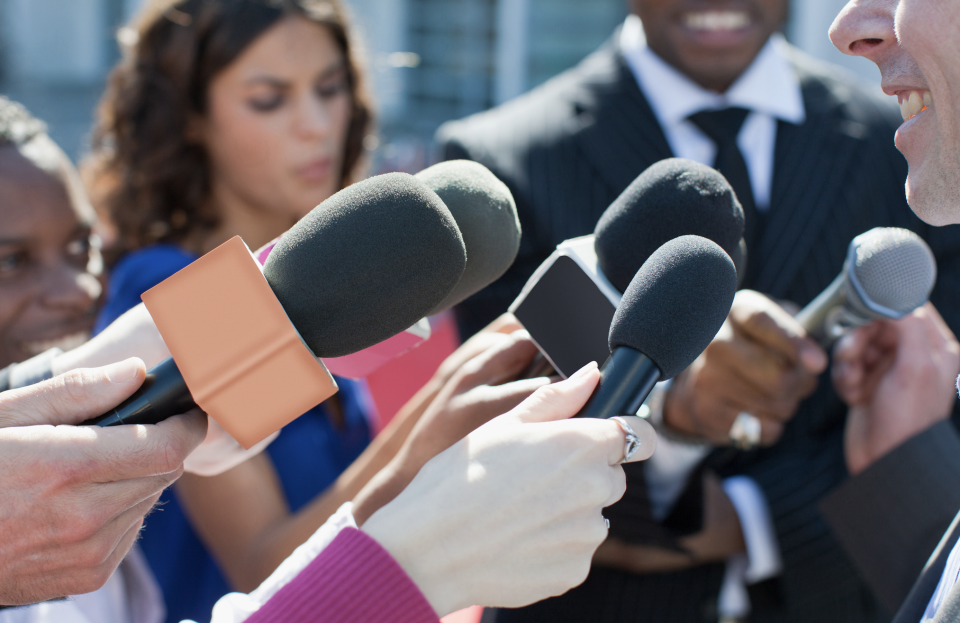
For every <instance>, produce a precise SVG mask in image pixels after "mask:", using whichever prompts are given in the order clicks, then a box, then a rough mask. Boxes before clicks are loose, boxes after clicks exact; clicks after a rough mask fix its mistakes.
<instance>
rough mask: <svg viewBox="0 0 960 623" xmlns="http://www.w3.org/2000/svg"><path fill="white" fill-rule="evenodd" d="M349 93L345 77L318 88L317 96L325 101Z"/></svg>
mask: <svg viewBox="0 0 960 623" xmlns="http://www.w3.org/2000/svg"><path fill="white" fill-rule="evenodd" d="M346 92H347V78H346V76H343V77H341V78H337V79H336V80H328V81H326V82H324V83H323V84H321V85H319V86H317V95H319V96H320V97H321V98H323V99H328V98H331V97H336V96H337V95H340V94H341V93H346Z"/></svg>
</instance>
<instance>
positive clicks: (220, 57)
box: [82, 0, 373, 258]
mask: <svg viewBox="0 0 960 623" xmlns="http://www.w3.org/2000/svg"><path fill="white" fill-rule="evenodd" d="M288 16H299V17H303V18H306V19H308V20H310V21H312V22H314V23H317V24H321V25H323V26H325V27H326V28H328V29H329V31H330V33H331V34H332V35H333V37H334V40H335V41H336V43H337V44H338V46H339V47H340V49H341V51H342V52H343V55H344V58H345V59H346V65H347V83H348V87H349V92H350V95H351V101H352V110H351V117H350V125H349V128H348V131H347V136H346V145H345V146H344V149H345V151H344V158H343V172H342V177H341V180H340V187H341V188H342V187H344V186H347V185H349V184H350V183H352V182H353V181H356V179H357V178H358V177H359V176H360V175H361V171H360V169H361V168H362V160H363V159H362V156H363V151H364V147H363V143H364V137H365V136H366V135H367V134H368V133H369V132H370V131H371V130H372V125H373V107H372V105H371V101H370V97H369V95H368V92H367V88H366V84H365V80H364V75H363V72H362V71H361V68H360V64H359V62H358V59H357V50H356V45H355V44H354V42H353V40H352V36H351V31H350V27H349V24H348V23H347V18H346V15H345V12H344V10H343V7H342V6H341V4H340V2H339V0H150V1H149V2H148V3H147V5H146V7H145V8H144V10H143V11H142V12H141V13H140V15H139V16H138V18H137V19H136V20H135V21H134V22H133V24H131V25H130V26H129V27H127V28H124V29H121V31H120V34H119V36H118V39H119V40H120V43H121V47H122V48H123V49H124V57H123V60H121V62H120V63H119V64H118V65H117V67H116V68H115V69H114V70H113V72H112V73H111V76H110V81H109V84H108V87H107V91H106V93H105V94H104V97H103V99H102V101H101V102H100V107H99V110H98V115H97V124H96V127H95V128H94V132H93V141H92V152H91V154H90V155H89V156H88V157H87V158H86V159H85V161H84V162H83V164H82V171H83V176H84V180H85V181H86V183H87V187H88V190H89V191H90V194H91V197H92V199H93V202H94V205H96V206H97V208H98V210H99V211H101V213H102V215H103V216H106V217H107V218H108V220H109V221H110V222H111V223H112V224H113V226H114V227H116V230H117V234H118V235H117V240H116V241H115V244H114V248H113V249H112V251H113V253H112V254H111V255H112V257H114V258H115V257H119V255H122V254H123V253H124V252H127V251H132V250H135V249H139V248H141V247H144V246H147V245H150V244H154V243H159V242H165V243H170V244H178V245H184V244H187V242H188V241H189V240H196V239H197V238H196V237H197V234H198V233H203V232H209V231H212V230H213V229H215V228H216V226H217V224H218V220H219V219H218V214H217V213H216V212H215V210H213V209H211V207H210V206H209V205H208V204H209V202H208V201H207V199H208V198H209V193H210V163H209V159H208V156H207V153H206V150H205V149H204V148H203V146H202V145H198V144H196V143H195V142H192V141H190V140H188V138H187V124H188V119H190V118H191V116H193V115H197V114H199V115H203V114H204V113H205V112H206V107H207V101H206V99H207V89H208V86H209V85H210V83H211V81H212V80H213V78H214V77H215V76H216V75H217V74H218V73H219V72H220V71H222V70H224V69H225V68H226V67H227V66H228V65H229V64H230V63H231V62H233V61H234V60H235V59H236V58H237V57H238V56H239V55H240V54H241V53H242V52H243V51H244V50H245V49H246V48H247V46H249V45H250V44H251V43H252V42H253V41H254V39H256V38H257V37H258V36H259V35H261V34H262V33H263V32H264V31H266V30H267V29H268V28H270V27H271V26H272V25H274V24H275V23H277V22H278V21H280V20H281V19H283V18H285V17H288Z"/></svg>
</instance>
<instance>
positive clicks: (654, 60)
mask: <svg viewBox="0 0 960 623" xmlns="http://www.w3.org/2000/svg"><path fill="white" fill-rule="evenodd" d="M620 51H621V53H622V54H623V56H624V58H625V59H626V61H627V64H628V65H629V66H630V69H631V70H632V72H633V74H634V76H635V77H636V79H637V82H638V83H639V84H640V88H641V90H642V91H643V93H644V95H646V97H647V100H648V101H649V102H650V106H651V107H653V110H654V113H655V114H656V115H657V118H658V119H660V120H661V121H662V122H663V123H665V124H674V123H679V122H680V121H682V120H684V119H686V118H687V117H689V116H690V115H692V114H694V113H696V112H700V111H701V110H719V109H722V108H728V107H730V106H737V107H741V108H746V109H747V110H752V111H755V112H759V113H764V114H767V115H770V116H771V117H775V118H777V119H781V120H783V121H787V122H789V123H793V124H798V125H799V124H801V123H803V122H804V120H805V118H806V114H805V111H804V106H803V95H802V93H801V92H800V81H799V80H798V79H797V75H796V72H795V71H794V69H793V67H792V66H791V65H790V62H789V61H788V60H787V52H786V41H784V39H783V37H782V36H781V35H779V34H775V35H773V36H772V37H770V40H769V41H767V43H766V45H765V46H764V47H763V49H762V50H761V51H760V53H759V54H758V55H757V58H756V59H754V61H753V63H752V64H751V65H750V67H748V68H747V70H746V71H745V72H744V73H743V75H741V76H740V77H739V78H738V79H737V81H736V82H734V83H733V85H732V86H731V87H730V88H729V89H728V90H727V92H726V93H723V94H720V93H715V92H713V91H708V90H707V89H704V88H703V87H701V86H700V85H698V84H696V83H694V82H693V81H692V80H690V79H689V78H687V77H686V76H684V75H683V74H681V73H680V72H679V71H677V70H676V69H674V68H673V67H671V66H670V65H668V64H667V63H666V62H664V61H663V60H662V59H661V58H660V57H659V56H657V55H656V54H655V53H654V52H653V50H651V49H650V47H649V46H648V45H647V38H646V36H645V35H644V32H643V24H642V23H641V22H640V18H639V17H637V16H636V15H630V16H629V17H627V19H626V21H625V22H624V24H623V29H622V30H621V33H620Z"/></svg>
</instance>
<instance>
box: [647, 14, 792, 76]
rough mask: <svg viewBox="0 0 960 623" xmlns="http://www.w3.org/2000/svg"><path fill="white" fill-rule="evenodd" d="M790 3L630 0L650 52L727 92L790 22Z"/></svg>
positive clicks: (684, 72) (684, 71) (686, 73)
mask: <svg viewBox="0 0 960 623" xmlns="http://www.w3.org/2000/svg"><path fill="white" fill-rule="evenodd" d="M788 5H789V2H788V0H631V8H632V9H633V12H634V13H636V14H637V15H638V16H639V17H640V19H641V20H642V21H643V29H644V31H645V32H646V35H647V43H648V44H649V45H650V49H652V50H653V51H654V52H656V53H657V55H658V56H659V57H660V58H662V59H663V60H664V61H666V62H667V63H669V64H670V65H672V66H673V67H674V68H676V69H677V70H679V71H680V72H681V73H683V74H684V75H686V76H687V77H688V78H690V79H691V80H693V81H694V82H696V83H697V84H699V85H700V86H702V87H704V88H707V89H711V90H713V91H717V92H723V91H725V90H726V89H727V88H728V87H729V86H730V85H731V84H733V82H734V81H735V80H736V79H737V78H738V77H740V74H742V73H743V72H744V71H745V70H746V69H747V67H749V66H750V63H752V62H753V59H754V58H756V56H757V54H758V53H759V52H760V50H761V49H762V48H763V46H764V44H766V42H767V39H769V38H770V35H772V34H773V33H774V32H776V30H777V29H778V28H780V26H781V25H783V23H784V21H785V20H786V17H787V9H788Z"/></svg>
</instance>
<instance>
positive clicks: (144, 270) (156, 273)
mask: <svg viewBox="0 0 960 623" xmlns="http://www.w3.org/2000/svg"><path fill="white" fill-rule="evenodd" d="M196 259H197V255H196V254H194V253H191V252H190V251H185V250H184V249H181V248H180V247H177V246H174V245H171V244H154V245H150V246H148V247H144V248H142V249H137V250H136V251H131V252H130V253H127V254H126V255H124V256H123V257H121V258H120V260H119V261H118V262H117V263H116V265H115V266H114V267H113V270H112V271H111V279H112V280H113V281H114V282H116V281H117V280H120V281H129V282H131V283H137V284H142V283H148V282H153V283H152V284H151V285H149V286H148V287H147V289H149V288H152V287H153V286H154V285H156V284H158V283H160V282H161V281H163V280H164V279H166V278H167V277H169V276H170V275H172V274H174V273H175V272H177V271H179V270H181V269H182V268H185V267H186V266H187V265H189V264H190V263H192V262H193V261H194V260H196Z"/></svg>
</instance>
